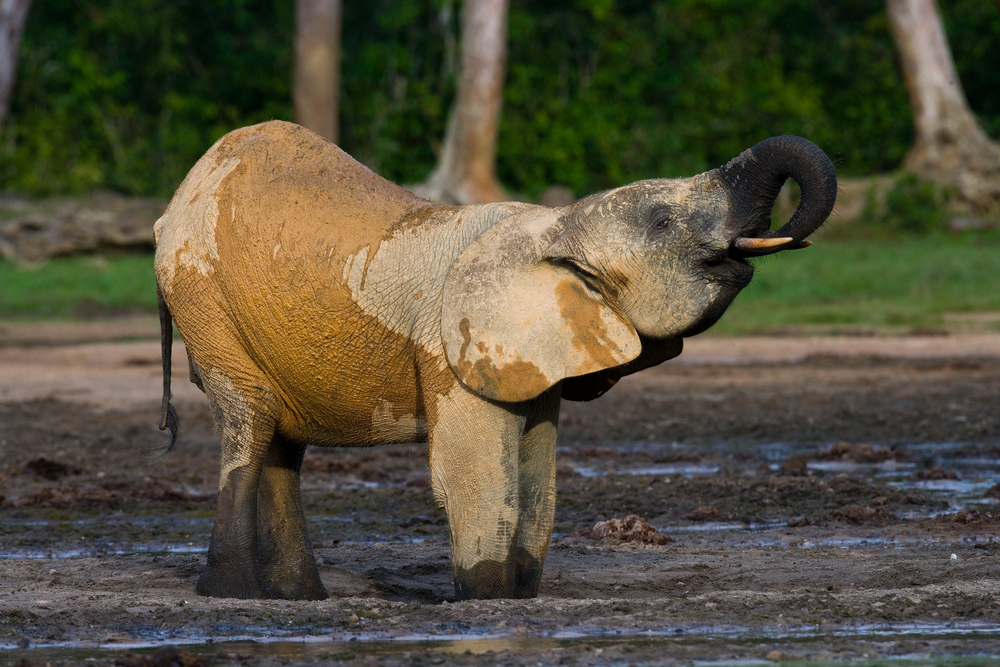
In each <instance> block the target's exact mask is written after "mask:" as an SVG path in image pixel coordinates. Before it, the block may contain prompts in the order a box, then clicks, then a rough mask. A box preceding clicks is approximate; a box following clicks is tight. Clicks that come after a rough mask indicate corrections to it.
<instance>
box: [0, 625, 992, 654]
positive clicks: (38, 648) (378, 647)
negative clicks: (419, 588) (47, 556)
mask: <svg viewBox="0 0 1000 667" xmlns="http://www.w3.org/2000/svg"><path fill="white" fill-rule="evenodd" d="M831 637H836V638H838V639H846V640H854V641H860V642H874V641H882V642H885V641H890V642H891V641H893V640H899V639H902V638H908V639H936V640H940V639H963V640H967V639H1000V625H997V624H990V623H977V622H965V623H947V624H927V623H908V624H907V623H901V624H884V625H855V626H850V627H844V628H838V629H829V628H826V629H822V630H821V629H820V628H816V627H802V628H773V629H763V630H761V629H753V630H750V629H748V628H745V627H720V626H686V627H685V626H677V627H674V628H667V629H664V630H660V631H643V632H634V633H630V632H628V631H627V630H618V631H613V632H600V631H587V630H583V629H574V628H567V629H565V630H562V631H559V632H553V633H549V634H544V635H541V636H533V637H510V636H504V635H502V634H495V633H494V634H491V633H486V632H482V633H455V634H441V635H431V634H402V635H398V636H394V637H388V636H385V635H384V634H364V633H358V634H353V635H346V636H340V637H337V638H334V637H333V636H332V635H330V634H325V635H299V636H294V635H280V634H271V635H267V634H252V635H251V634H246V635H243V636H227V637H213V636H210V635H187V636H176V635H172V636H170V637H164V638H151V639H149V640H147V641H136V642H119V643H96V642H52V643H38V644H34V645H32V646H30V647H28V648H20V647H18V646H17V645H15V644H10V643H6V644H3V643H0V659H5V658H12V659H15V660H16V659H18V658H19V657H29V658H30V659H31V660H32V661H37V662H42V661H56V660H86V659H95V658H114V657H115V656H116V655H120V654H121V653H122V652H126V651H127V652H138V653H151V652H153V651H155V650H156V649H158V648H160V647H163V646H177V647H182V648H184V649H185V650H187V651H189V652H191V653H198V654H205V655H210V654H228V655H234V654H235V655H241V656H254V657H264V656H269V657H284V658H298V659H302V658H321V657H333V656H335V655H338V654H341V655H343V654H348V653H349V654H351V655H353V656H378V655H387V654H396V655H399V654H406V653H408V652H415V651H423V652H428V653H439V654H461V653H471V654H474V655H478V654H484V653H490V652H499V651H515V652H519V653H523V652H528V651H540V650H547V649H549V650H550V649H555V648H563V649H578V650H579V649H583V648H584V647H589V649H601V648H602V647H608V646H612V645H614V646H615V647H617V648H619V649H621V647H623V646H625V647H634V648H643V649H648V648H656V647H661V648H662V649H663V650H664V651H665V652H666V651H669V649H670V648H671V646H677V645H692V644H697V645H701V646H704V647H705V648H706V649H708V651H709V652H711V651H712V650H713V649H712V644H713V643H715V644H722V643H732V642H740V643H744V644H766V645H767V646H768V648H774V647H777V648H781V647H783V646H790V645H796V644H799V645H801V644H803V643H813V642H824V641H828V640H829V639H830V638H831ZM589 649H588V650H589ZM664 655H666V653H665V654H664ZM926 657H927V656H897V657H896V660H900V661H903V662H905V661H906V660H907V658H910V659H914V660H916V659H926ZM991 657H996V658H1000V656H988V655H982V654H980V655H978V656H977V658H982V659H983V660H984V662H985V664H989V662H988V661H989V660H990V658H991ZM699 664H718V665H721V664H727V665H735V664H740V665H748V664H773V662H770V661H759V660H758V661H753V660H733V661H722V662H719V661H715V662H711V663H701V662H699ZM963 664H969V663H968V662H965V663H963ZM977 664H978V663H977Z"/></svg>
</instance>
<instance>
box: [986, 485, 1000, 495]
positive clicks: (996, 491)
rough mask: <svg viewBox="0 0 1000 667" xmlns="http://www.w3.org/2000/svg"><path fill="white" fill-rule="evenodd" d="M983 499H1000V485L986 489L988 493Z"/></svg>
mask: <svg viewBox="0 0 1000 667" xmlns="http://www.w3.org/2000/svg"><path fill="white" fill-rule="evenodd" d="M983 498H1000V484H994V485H993V486H991V487H990V488H988V489H986V493H984V494H983Z"/></svg>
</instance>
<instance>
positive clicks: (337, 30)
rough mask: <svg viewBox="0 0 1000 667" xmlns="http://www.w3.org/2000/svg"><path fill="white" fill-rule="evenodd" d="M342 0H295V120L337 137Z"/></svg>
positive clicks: (327, 135) (323, 133) (324, 135)
mask: <svg viewBox="0 0 1000 667" xmlns="http://www.w3.org/2000/svg"><path fill="white" fill-rule="evenodd" d="M342 19H343V6H342V4H341V0H296V3H295V86H294V91H293V93H292V96H293V98H294V101H295V122H296V123H298V124H299V125H303V126H305V127H308V128H309V129H310V130H312V131H313V132H315V133H316V134H319V135H320V136H323V137H326V138H327V139H329V140H330V141H334V142H336V141H337V140H338V123H337V120H338V114H339V109H340V35H341V23H342Z"/></svg>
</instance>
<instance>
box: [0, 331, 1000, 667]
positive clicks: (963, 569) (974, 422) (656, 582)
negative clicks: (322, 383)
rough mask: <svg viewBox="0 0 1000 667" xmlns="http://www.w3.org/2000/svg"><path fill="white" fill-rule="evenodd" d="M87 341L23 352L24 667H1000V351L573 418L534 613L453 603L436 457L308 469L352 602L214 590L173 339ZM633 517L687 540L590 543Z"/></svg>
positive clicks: (12, 537) (636, 404) (197, 450)
mask: <svg viewBox="0 0 1000 667" xmlns="http://www.w3.org/2000/svg"><path fill="white" fill-rule="evenodd" d="M133 324H134V323H133ZM87 326H88V327H90V328H78V329H72V327H70V328H69V329H68V331H69V333H67V330H63V329H60V330H59V331H58V332H57V334H51V331H49V330H47V329H44V328H40V329H39V330H38V334H37V336H35V337H32V336H31V335H30V331H28V332H27V333H25V330H22V329H17V328H16V327H15V328H14V329H15V330H16V331H15V334H11V333H10V332H11V331H12V329H10V328H8V329H7V330H6V333H5V331H0V341H4V342H5V343H6V344H5V345H3V346H0V495H2V496H3V501H2V504H0V664H4V663H5V662H6V663H12V662H15V661H22V660H26V661H28V663H29V664H31V663H44V662H51V663H53V664H57V663H60V662H77V661H85V660H87V659H88V658H89V659H90V661H89V662H88V663H87V664H95V662H94V660H93V658H95V657H96V658H97V663H107V664H115V661H116V660H117V661H118V664H126V663H127V664H136V665H138V664H153V663H154V662H156V661H155V660H153V658H152V657H151V655H152V654H151V653H150V652H149V651H147V652H146V653H145V654H143V656H144V657H142V656H140V657H135V655H132V654H131V653H129V651H130V650H131V651H132V653H135V650H136V649H135V648H133V649H128V648H120V649H118V650H114V647H128V646H132V645H147V646H148V645H159V644H171V643H173V644H179V645H185V647H184V648H185V650H187V651H190V652H191V653H190V654H179V657H178V656H174V658H176V659H175V660H174V663H175V664H200V663H199V661H201V660H204V658H203V657H199V656H202V655H205V656H208V657H209V660H210V662H211V664H226V663H241V664H272V663H281V664H286V663H289V662H299V661H303V662H318V661H333V662H349V663H356V664H380V665H382V664H388V665H393V664H422V663H427V664H442V663H447V664H481V663H482V662H483V660H484V658H486V657H489V658H490V661H492V662H496V663H500V664H514V665H521V664H525V665H527V664H531V665H534V664H537V663H539V662H541V663H543V664H553V663H563V664H612V663H616V664H622V663H656V662H663V661H667V662H670V661H689V660H753V659H759V660H772V661H773V660H779V659H782V660H784V659H791V658H808V659H838V658H847V657H864V656H871V657H873V658H874V657H877V656H896V657H899V656H910V657H919V656H948V655H963V656H969V655H990V656H997V655H1000V508H997V507H996V505H995V504H994V503H995V501H994V500H992V499H989V498H986V499H984V498H983V496H984V495H987V496H988V495H991V494H990V492H989V488H990V487H991V486H992V484H993V483H994V482H995V481H996V479H995V478H996V477H997V476H998V469H1000V464H998V461H997V460H998V459H1000V416H998V414H997V409H996V406H997V405H998V399H1000V337H997V336H989V335H983V336H965V337H961V336H950V337H930V338H914V337H910V338H896V339H893V338H881V339H878V338H852V337H844V338H825V339H800V338H799V339H797V338H787V339H782V338H775V339H741V340H738V341H726V340H724V339H705V340H704V341H698V340H695V341H692V342H691V344H690V345H688V349H687V351H686V353H685V355H683V356H682V357H681V358H680V359H678V360H675V361H674V362H669V363H667V364H665V365H663V366H661V367H659V368H656V369H651V370H648V371H645V372H644V373H641V374H639V375H637V376H633V377H631V378H626V379H625V380H623V381H622V382H621V383H620V384H619V385H618V386H617V387H615V388H614V389H613V390H612V391H611V392H610V393H609V394H608V395H607V396H605V397H603V398H601V399H599V400H598V401H596V402H593V403H588V404H579V403H564V404H563V410H562V416H561V419H560V422H561V425H560V435H559V457H558V466H559V467H558V507H557V516H556V535H555V536H554V537H553V541H552V547H551V550H550V555H549V559H548V561H547V563H546V568H545V577H544V580H543V584H542V590H541V595H540V597H539V598H538V599H536V600H527V601H489V602H460V603H456V602H454V601H453V590H452V585H451V573H450V563H449V550H448V543H447V525H446V522H445V518H444V515H443V513H442V512H441V510H439V509H438V508H437V507H436V506H435V504H434V502H433V498H432V494H431V491H430V488H429V484H428V473H427V462H426V450H425V448H424V447H423V446H421V445H412V446H407V447H397V448H377V449H369V450H354V449H351V450H346V449H345V450H322V449H310V450H309V452H308V454H307V458H306V463H305V465H304V473H303V497H304V502H305V506H306V512H307V515H308V517H309V528H310V531H311V537H312V539H313V541H314V544H315V548H316V555H317V557H318V559H319V561H320V571H321V575H322V577H323V580H324V583H325V584H326V586H327V589H328V590H329V592H330V595H331V598H330V599H329V600H326V601H323V602H284V601H278V602H276V601H242V600H214V599H206V598H202V597H199V596H197V595H196V594H195V593H194V582H195V580H196V579H197V576H198V573H199V570H200V568H201V566H202V564H203V562H204V558H205V554H204V552H205V550H206V548H207V545H208V538H209V535H210V532H211V527H212V518H213V514H214V503H215V496H214V493H215V487H216V483H217V480H218V477H217V475H218V444H217V440H216V438H215V436H214V434H213V432H212V426H211V421H210V418H209V414H208V409H207V403H206V402H205V401H204V398H203V397H202V396H201V395H200V394H199V393H198V392H197V390H196V389H194V388H193V387H191V386H188V385H187V383H186V382H184V380H185V378H186V372H185V370H186V369H184V367H183V365H182V364H181V365H178V367H177V370H176V371H175V375H174V377H175V385H176V388H175V395H176V396H177V398H176V401H175V402H176V403H177V405H178V408H179V412H180V417H181V423H182V436H181V441H180V443H179V444H178V447H177V450H176V451H175V453H174V454H173V455H172V456H171V457H170V458H169V459H168V460H167V461H165V462H157V461H155V460H153V458H152V455H153V454H155V453H156V451H157V450H158V448H160V447H162V446H163V444H164V442H165V436H164V434H163V433H162V432H160V431H159V430H157V428H156V422H157V419H158V392H159V379H158V378H159V370H158V363H159V362H158V350H157V344H156V343H155V342H152V341H146V340H130V341H126V342H121V341H117V342H115V341H113V340H112V339H114V338H116V337H117V335H116V334H115V331H116V330H115V329H113V327H111V326H110V325H109V326H107V327H104V328H103V329H102V328H101V327H99V326H98V327H96V328H95V327H94V325H93V324H90V325H87ZM143 326H144V325H143ZM143 326H138V331H139V334H137V333H136V331H134V330H133V329H128V332H129V333H128V336H129V337H130V338H136V337H138V338H142V337H143V336H142V335H141V334H142V332H143V331H145V330H144V329H143ZM57 328H58V327H57ZM74 331H76V334H74V333H73V332H74ZM18 332H19V333H18ZM95 332H96V333H95ZM50 334H51V335H50ZM74 335H75V336H76V338H77V339H78V340H77V341H76V342H74ZM4 336H6V338H4ZM81 341H86V342H85V343H84V342H81ZM175 359H180V360H183V359H184V356H183V354H182V353H181V351H180V349H178V351H177V352H176V353H175ZM628 515H638V516H640V517H643V518H645V519H646V520H648V522H649V523H650V524H651V525H652V526H653V527H655V528H656V529H657V530H658V532H659V534H660V535H662V536H665V537H664V538H660V539H655V540H654V539H647V542H657V541H658V542H664V541H665V542H666V543H665V544H655V543H642V542H631V541H623V540H622V539H619V538H622V537H623V536H622V535H618V536H617V537H616V536H615V535H614V534H613V535H612V536H611V537H603V538H602V537H601V536H600V534H599V532H598V533H595V531H593V530H592V529H593V527H594V526H595V524H596V523H598V522H602V521H606V520H608V519H612V518H616V517H617V518H625V517H626V516H628ZM650 534H651V533H650V531H649V530H647V531H646V537H647V538H649V537H650ZM652 537H654V538H655V537H656V535H655V534H654V535H652ZM282 637H284V638H286V639H288V640H289V641H287V642H274V643H264V642H265V641H271V642H273V640H276V639H281V638H282ZM304 637H306V638H310V639H309V641H308V642H304V641H303V639H302V638H304ZM227 640H243V641H242V643H239V642H237V643H229V642H228V641H227ZM247 640H256V641H254V642H248V641H247ZM352 640H353V641H352ZM209 641H211V642H214V643H211V644H210V643H209ZM189 644H197V645H198V646H186V645H189ZM154 648H155V646H154ZM130 656H131V657H130ZM129 661H132V662H129ZM156 664H170V656H169V655H168V656H166V657H164V655H162V654H161V655H160V659H159V662H156ZM984 664H985V663H984Z"/></svg>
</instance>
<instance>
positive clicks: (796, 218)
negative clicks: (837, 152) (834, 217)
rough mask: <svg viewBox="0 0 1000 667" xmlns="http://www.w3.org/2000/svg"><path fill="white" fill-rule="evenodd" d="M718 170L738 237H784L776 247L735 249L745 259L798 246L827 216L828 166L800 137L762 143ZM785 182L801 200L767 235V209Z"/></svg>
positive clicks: (831, 174) (831, 198)
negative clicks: (789, 181)
mask: <svg viewBox="0 0 1000 667" xmlns="http://www.w3.org/2000/svg"><path fill="white" fill-rule="evenodd" d="M718 172H719V177H720V178H721V180H722V183H723V185H724V187H725V188H726V191H727V192H728V194H729V199H730V203H731V205H732V216H733V219H734V222H735V224H736V226H737V227H738V229H740V230H741V232H740V233H741V235H752V236H754V237H758V238H760V239H778V238H783V239H790V240H789V241H787V242H785V243H780V244H775V243H774V242H773V241H772V242H771V243H767V242H763V241H761V242H758V243H751V244H748V245H745V246H744V245H738V246H737V248H738V249H740V250H741V251H742V252H741V254H743V255H745V256H749V255H762V254H768V253H771V252H777V251H779V250H787V249H791V248H798V247H801V246H802V241H803V239H805V238H806V237H807V236H809V235H810V234H812V233H813V232H814V231H816V230H817V229H819V227H820V225H822V224H823V221H825V220H826V218H827V216H829V215H830V211H832V210H833V204H834V202H835V201H836V200H837V172H836V170H835V169H834V167H833V163H832V162H830V158H828V157H827V156H826V153H824V152H823V151H822V149H820V147H819V146H817V145H816V144H814V143H812V142H811V141H808V140H806V139H803V138H802V137H795V136H781V137H771V138H770V139H765V140H764V141H761V142H760V143H758V144H756V145H755V146H753V147H752V148H749V149H747V150H745V151H743V152H742V153H740V155H739V156H738V157H736V158H733V159H732V160H730V161H729V163H728V164H726V165H725V166H722V167H719V169H718ZM788 178H794V179H795V181H796V182H797V183H798V184H799V188H801V190H802V198H801V199H800V201H799V205H798V208H796V209H795V213H794V214H793V215H792V217H791V219H790V220H789V221H788V222H786V223H785V224H784V225H782V227H781V228H780V229H776V230H773V231H768V230H769V229H770V226H771V208H772V207H773V206H774V202H775V200H776V199H777V198H778V192H779V191H780V190H781V186H782V185H783V184H784V183H785V181H786V180H787V179H788ZM745 240H746V239H741V241H745ZM752 240H754V239H752Z"/></svg>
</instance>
